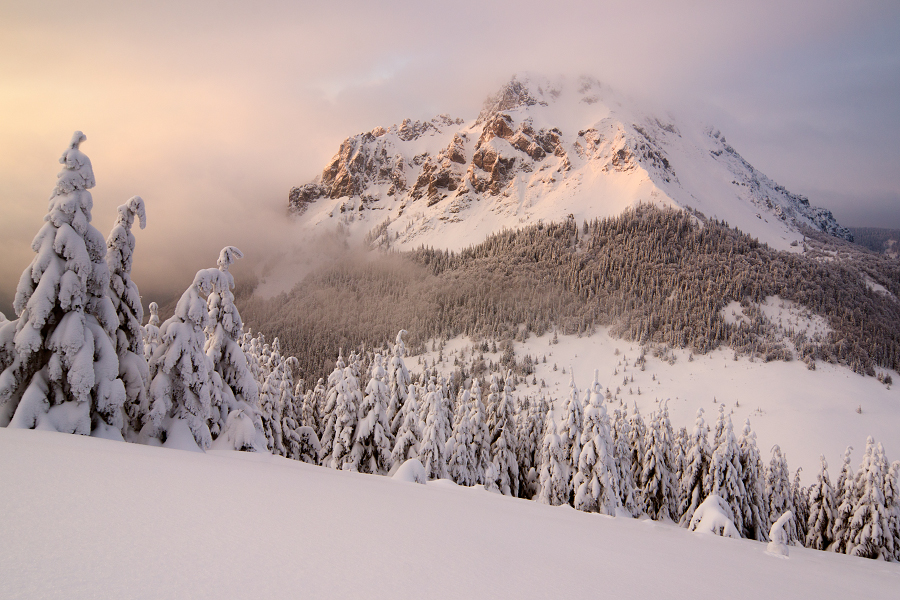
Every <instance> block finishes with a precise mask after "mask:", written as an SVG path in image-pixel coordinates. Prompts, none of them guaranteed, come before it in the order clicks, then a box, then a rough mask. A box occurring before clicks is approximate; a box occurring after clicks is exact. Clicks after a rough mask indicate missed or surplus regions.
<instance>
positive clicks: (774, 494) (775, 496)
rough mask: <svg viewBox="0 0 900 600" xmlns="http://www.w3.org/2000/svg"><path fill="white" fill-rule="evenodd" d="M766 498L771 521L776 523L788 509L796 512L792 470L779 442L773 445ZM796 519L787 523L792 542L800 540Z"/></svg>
mask: <svg viewBox="0 0 900 600" xmlns="http://www.w3.org/2000/svg"><path fill="white" fill-rule="evenodd" d="M766 498H767V499H768V501H769V522H770V523H774V522H775V521H777V520H778V519H779V517H781V515H783V514H784V513H786V512H788V511H790V512H791V513H793V512H794V502H793V496H792V494H791V479H790V471H788V465H787V459H786V458H785V457H784V455H783V454H782V453H781V448H780V447H779V446H778V444H775V445H774V446H772V460H770V461H769V469H768V471H767V472H766ZM794 521H795V519H791V520H790V521H789V522H787V523H786V524H785V532H786V533H787V536H788V540H789V541H790V543H791V544H796V543H797V542H798V541H800V539H799V537H798V536H797V525H796V524H795V523H794Z"/></svg>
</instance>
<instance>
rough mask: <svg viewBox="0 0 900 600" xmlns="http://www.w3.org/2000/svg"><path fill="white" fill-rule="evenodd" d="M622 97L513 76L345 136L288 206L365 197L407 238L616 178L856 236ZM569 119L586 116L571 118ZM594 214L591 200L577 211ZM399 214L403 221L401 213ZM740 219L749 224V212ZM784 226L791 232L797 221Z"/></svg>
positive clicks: (697, 202) (356, 205)
mask: <svg viewBox="0 0 900 600" xmlns="http://www.w3.org/2000/svg"><path fill="white" fill-rule="evenodd" d="M621 106H622V103H621V102H620V101H618V100H617V99H616V97H615V96H614V93H613V92H612V91H611V90H609V89H608V88H607V87H605V86H603V85H602V84H601V83H599V82H597V81H596V80H592V79H589V78H581V79H580V80H578V82H577V87H576V88H575V89H574V90H573V89H572V88H571V87H569V88H566V87H565V86H563V85H561V84H553V83H549V82H546V81H534V80H529V79H527V78H515V77H514V78H513V79H512V80H511V81H510V82H509V83H507V84H506V85H505V86H504V87H503V88H502V89H501V90H500V91H499V92H498V93H497V94H495V95H493V96H491V97H489V98H488V99H487V101H485V103H484V106H483V108H482V110H481V112H480V113H479V115H478V118H477V119H476V120H475V121H474V122H468V123H466V122H464V121H463V120H461V119H453V118H451V117H449V116H447V115H440V116H438V117H435V118H434V119H431V120H430V121H411V120H409V119H407V120H404V121H403V122H402V123H401V124H400V125H399V126H398V125H394V126H392V127H390V128H387V129H385V128H383V127H377V128H375V129H373V130H372V131H370V132H367V133H362V134H359V135H356V136H353V137H350V138H347V139H346V140H344V141H343V142H342V143H341V145H340V148H339V149H338V152H337V154H335V156H334V158H332V160H331V162H330V163H329V164H328V166H327V167H326V168H325V169H324V170H323V171H322V174H321V176H320V177H318V178H317V180H316V181H314V182H312V183H308V184H306V185H302V186H299V187H295V188H293V189H291V191H290V194H289V197H288V201H289V206H290V209H291V211H293V212H295V213H297V214H303V213H305V212H306V211H308V209H309V207H310V205H311V204H312V203H315V202H326V201H327V202H331V204H332V205H333V207H334V208H330V209H328V210H329V212H328V215H329V216H334V215H335V214H337V213H336V212H335V211H336V210H338V209H339V212H340V213H345V212H346V211H347V209H348V208H352V209H353V210H354V213H353V214H359V215H360V216H361V218H366V217H365V214H366V211H367V209H371V210H373V211H375V210H382V211H386V212H382V213H376V214H373V216H372V218H373V219H377V220H378V224H379V226H381V223H382V222H383V221H384V220H385V219H387V221H388V222H392V223H394V224H393V225H390V226H387V225H385V226H384V227H385V228H386V229H385V231H386V232H388V233H390V231H388V229H391V230H392V231H393V234H394V235H395V236H397V237H399V236H400V235H401V234H404V235H407V237H408V238H409V239H410V240H411V239H412V237H414V235H413V234H414V233H415V231H417V230H420V231H426V230H427V229H428V228H429V227H433V225H424V223H426V222H432V220H433V219H438V220H440V221H447V222H458V221H461V220H462V219H463V218H464V214H465V211H466V209H467V207H472V206H475V204H476V203H478V202H482V201H487V202H488V203H489V205H490V206H495V205H496V210H497V211H501V212H503V211H506V212H509V211H510V210H515V211H525V214H523V215H521V216H520V217H519V218H518V219H517V222H519V223H525V222H527V220H528V219H529V218H531V217H529V214H531V212H530V211H529V208H530V207H533V206H535V205H537V204H539V203H542V202H543V203H545V206H546V202H550V203H551V204H552V203H553V202H558V200H556V199H554V198H557V199H558V198H563V197H565V198H572V197H581V196H583V197H584V198H585V200H584V201H583V202H584V203H585V205H586V206H588V207H590V206H596V205H597V204H596V203H597V198H596V194H597V192H595V191H593V190H594V189H595V188H593V187H591V186H595V185H598V186H599V187H598V188H596V189H599V190H605V191H604V192H603V193H605V194H607V197H604V198H603V199H602V200H604V201H610V199H609V197H608V194H609V193H610V192H609V190H613V192H612V193H624V194H630V195H629V196H628V197H627V198H625V199H624V200H623V199H619V200H616V199H614V198H613V204H615V206H621V207H622V208H624V207H626V206H628V205H634V204H636V203H640V202H648V201H649V202H653V201H654V199H655V198H656V199H659V201H665V202H668V203H669V205H676V206H691V207H693V208H697V209H698V210H701V211H702V212H704V213H708V214H709V216H717V217H722V216H723V215H724V216H725V217H727V218H733V217H732V215H739V218H741V219H746V218H747V215H750V218H751V219H752V218H754V215H755V217H756V218H758V219H760V220H761V221H764V222H765V223H769V222H770V220H771V221H772V222H778V221H780V222H782V223H783V224H784V226H785V227H788V228H793V229H792V230H794V231H795V230H798V228H800V227H802V226H812V227H815V228H817V229H820V230H822V231H825V232H827V233H830V234H832V235H836V236H839V237H844V238H847V239H852V236H851V235H850V232H849V231H848V230H847V229H845V228H843V227H841V226H840V225H839V224H838V223H837V222H836V221H835V219H834V217H833V216H832V215H831V213H830V212H829V211H827V210H825V209H821V208H817V207H813V206H810V204H809V200H807V199H806V198H804V197H802V196H798V195H795V194H791V193H790V192H788V191H787V190H785V189H784V188H783V187H782V186H779V185H777V184H775V183H774V182H772V181H771V180H770V179H768V178H767V177H765V175H763V174H762V173H759V172H758V171H757V170H756V169H754V168H753V166H752V165H750V164H749V163H747V161H745V160H744V159H743V158H741V156H740V155H739V154H738V153H737V152H736V151H735V150H734V149H733V148H732V147H731V146H729V145H728V144H726V143H725V138H724V137H723V136H722V135H721V134H720V133H719V132H718V131H716V130H708V131H706V132H704V131H702V129H701V128H694V129H692V130H690V131H687V130H686V131H685V132H684V133H683V132H682V131H681V130H680V129H679V128H678V127H676V125H675V124H674V123H670V122H667V121H665V120H660V119H658V118H656V117H647V116H641V115H639V114H636V113H626V112H625V110H626V109H623V108H621ZM617 107H618V108H617ZM573 122H580V123H583V127H584V128H583V129H581V130H578V129H577V128H573V127H572V125H571V124H572V123H573ZM683 134H684V135H685V138H683V137H682V136H683ZM686 138H690V139H686ZM684 167H688V169H687V170H686V171H684V172H682V175H684V174H685V173H687V174H688V175H689V176H688V177H687V179H684V180H683V178H680V177H679V176H678V175H677V174H676V170H680V169H682V168H684ZM707 172H709V174H710V180H711V181H713V183H715V182H716V181H718V182H719V183H717V184H716V185H718V186H719V187H718V188H715V189H714V190H713V191H710V190H712V189H713V188H709V189H707V188H708V187H709V186H707V185H706V183H704V181H698V176H697V173H700V174H701V175H700V176H701V177H702V176H705V175H704V174H705V173H707ZM728 179H731V180H732V181H731V183H732V186H731V187H729V186H728V184H727V183H726V182H727V181H728ZM598 182H599V183H598ZM604 182H606V183H604ZM723 186H724V187H723ZM554 194H555V196H554ZM578 194H581V196H578ZM700 194H705V195H706V197H703V196H700ZM725 196H727V198H725V201H722V200H721V198H722V197H725ZM546 198H551V199H550V200H545V199H546ZM513 199H516V200H515V202H514V200H513ZM567 202H568V201H567ZM728 203H730V204H728ZM513 204H515V206H513ZM726 205H727V206H726ZM416 207H423V208H429V212H428V214H425V213H423V212H421V209H419V208H416ZM431 207H433V209H432V208H431ZM504 207H506V208H504ZM622 208H619V209H617V210H621V209H622ZM413 209H415V210H414V211H413V212H415V213H416V214H418V215H419V216H417V217H415V222H413V221H409V219H412V218H413V217H411V216H410V210H413ZM720 209H721V210H720ZM726 209H727V210H726ZM317 210H318V209H317ZM554 210H555V208H553V207H552V206H551V207H550V209H549V210H543V209H542V211H541V214H542V215H545V216H548V218H550V217H552V216H553V215H554V214H555V213H554ZM560 210H563V209H562V208H560ZM570 210H571V209H566V210H565V212H564V213H561V214H562V215H563V216H564V215H565V214H568V213H569V212H570ZM319 212H321V211H319ZM607 214H609V211H607ZM590 216H591V213H590V210H588V209H586V210H585V211H583V212H582V214H581V218H588V217H590ZM401 217H403V218H404V219H407V222H406V223H405V224H401V223H400V222H399V221H398V219H400V218H401ZM480 218H484V217H480ZM554 218H555V217H554ZM733 224H735V225H738V226H739V227H742V228H743V229H745V230H746V229H748V228H747V226H746V225H747V224H746V223H743V222H738V223H733ZM423 227H424V229H422V228H423ZM417 228H418V229H417ZM749 229H750V230H751V232H752V227H750V228H749ZM758 229H759V230H760V231H763V232H764V233H765V231H767V226H766V225H764V224H762V223H760V227H759V228H758ZM410 232H412V233H410ZM779 235H781V236H782V237H781V238H780V239H783V238H784V236H785V235H789V232H787V230H782V233H781V234H779Z"/></svg>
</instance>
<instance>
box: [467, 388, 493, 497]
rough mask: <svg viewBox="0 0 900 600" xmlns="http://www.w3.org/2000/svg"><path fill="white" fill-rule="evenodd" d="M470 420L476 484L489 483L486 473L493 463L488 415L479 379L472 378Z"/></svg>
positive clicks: (473, 470)
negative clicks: (482, 399)
mask: <svg viewBox="0 0 900 600" xmlns="http://www.w3.org/2000/svg"><path fill="white" fill-rule="evenodd" d="M470 397H471V403H470V410H469V422H470V423H471V426H472V457H473V458H472V460H473V463H472V472H473V474H474V477H475V483H476V484H487V483H488V477H487V475H486V473H487V472H488V468H489V466H490V465H491V435H490V430H489V429H488V424H487V415H486V410H485V408H484V404H483V403H482V401H481V385H480V384H479V383H478V379H472V389H471V394H470Z"/></svg>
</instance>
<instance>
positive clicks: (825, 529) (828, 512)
mask: <svg viewBox="0 0 900 600" xmlns="http://www.w3.org/2000/svg"><path fill="white" fill-rule="evenodd" d="M819 458H820V460H821V462H822V470H821V471H819V477H818V480H817V481H816V484H815V485H813V486H812V487H811V488H810V490H809V520H808V521H807V527H806V530H807V532H806V544H805V546H806V547H807V548H813V549H814V550H825V549H827V548H828V546H830V545H831V542H832V541H833V539H832V537H831V533H832V530H833V529H834V518H835V513H836V511H837V507H836V506H835V502H834V489H833V488H832V487H831V479H830V478H829V477H828V463H827V462H825V455H824V454H823V455H821V456H820V457H819Z"/></svg>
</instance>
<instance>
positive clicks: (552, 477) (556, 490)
mask: <svg viewBox="0 0 900 600" xmlns="http://www.w3.org/2000/svg"><path fill="white" fill-rule="evenodd" d="M544 431H545V432H546V433H545V435H544V440H543V442H542V444H541V462H540V482H541V490H540V493H539V494H538V500H540V501H541V502H542V503H543V504H549V505H550V506H559V505H561V504H566V503H567V502H568V501H569V483H568V478H569V474H568V470H567V467H566V450H565V448H564V447H563V444H562V439H561V438H560V437H559V434H558V433H556V418H555V417H554V416H553V411H552V410H551V411H550V412H548V413H547V422H546V424H545V425H544Z"/></svg>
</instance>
